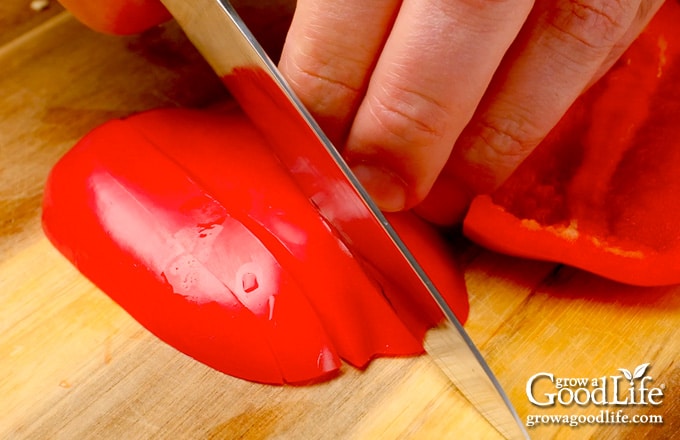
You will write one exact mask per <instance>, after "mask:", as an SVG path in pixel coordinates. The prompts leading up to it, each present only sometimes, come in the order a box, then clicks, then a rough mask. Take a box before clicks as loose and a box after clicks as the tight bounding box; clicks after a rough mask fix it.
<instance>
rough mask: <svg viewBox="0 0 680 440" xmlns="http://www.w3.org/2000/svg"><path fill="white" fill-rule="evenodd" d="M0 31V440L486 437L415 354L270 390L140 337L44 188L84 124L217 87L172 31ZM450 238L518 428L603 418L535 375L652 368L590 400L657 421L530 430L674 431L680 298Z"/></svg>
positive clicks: (608, 434) (35, 16)
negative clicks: (44, 208) (54, 234)
mask: <svg viewBox="0 0 680 440" xmlns="http://www.w3.org/2000/svg"><path fill="white" fill-rule="evenodd" d="M0 29H2V32H1V33H0V256H1V258H0V438H2V439H15V438H16V439H43V438H44V439H83V438H126V439H127V438H134V439H138V438H171V439H213V438H225V439H231V438H253V439H257V438H266V439H269V438H304V439H308V438H324V439H326V438H360V439H364V438H368V439H372V438H386V439H392V438H399V439H402V438H416V439H419V438H426V439H430V438H436V439H439V438H456V439H457V438H475V439H476V438H480V439H496V438H499V436H498V434H497V433H496V432H495V431H494V430H493V429H492V428H490V427H489V426H488V425H487V424H486V422H485V421H484V419H483V418H482V417H481V416H479V415H478V414H477V413H476V412H475V411H474V410H473V409H472V408H471V407H470V405H469V404H468V403H467V402H466V401H465V400H464V399H463V398H462V397H461V396H460V394H459V393H458V392H457V391H456V390H455V389H454V388H453V387H452V386H451V385H449V383H448V382H447V380H446V379H445V378H444V376H443V375H442V374H441V373H440V372H439V371H438V370H437V368H436V367H435V366H434V365H433V363H432V361H431V360H430V359H429V358H428V357H426V356H421V357H416V358H407V359H380V360H377V361H375V362H373V363H372V364H371V365H370V366H369V367H368V368H367V369H366V370H365V371H358V370H355V369H353V368H349V367H348V368H346V369H345V370H344V372H343V374H342V375H341V376H340V377H338V378H337V379H334V380H332V381H330V382H327V383H322V384H319V385H314V386H309V387H274V386H265V385H258V384H253V383H249V382H246V381H243V380H239V379H234V378H231V377H229V376H226V375H223V374H221V373H218V372H216V371H213V370H211V369H209V368H207V367H205V366H203V365H202V364H200V363H198V362H196V361H194V360H192V359H190V358H188V357H187V356H184V355H183V354H181V353H179V352H177V351H176V350H174V349H173V348H171V347H169V346H167V345H165V344H163V343H162V342H160V341H159V340H158V339H156V338H155V337H154V336H152V335H151V334H150V333H149V332H147V331H146V330H144V329H143V328H142V327H141V326H140V325H138V324H137V323H136V322H135V321H134V320H132V319H131V318H130V317H129V316H128V315H127V314H126V313H125V312H124V311H123V310H122V309H120V308H119V307H118V306H117V305H116V304H115V303H113V302H112V301H111V300H110V299H108V297H107V296H106V295H105V294H103V293H102V292H101V291H99V290H98V289H97V288H95V287H94V286H93V285H92V284H91V283H89V282H88V281H87V280H86V279H85V278H84V277H82V276H81V275H80V274H79V273H78V272H77V271H76V270H75V269H74V268H73V267H72V266H71V265H70V264H69V263H68V262H67V261H66V260H65V259H64V258H63V257H61V255H59V254H58V253H57V252H56V251H55V250H54V249H53V248H52V247H51V246H50V244H49V243H48V242H47V240H46V239H45V238H44V236H43V234H42V232H41V229H40V201H41V193H42V187H43V183H44V181H45V178H46V175H47V173H48V171H49V169H50V167H51V166H52V165H53V164H54V163H55V161H56V160H57V159H58V158H59V157H60V156H61V155H62V154H63V153H64V152H66V151H67V150H68V149H69V148H70V147H71V146H72V145H73V144H74V143H75V142H76V141H77V140H78V139H79V138H80V137H82V136H83V135H84V134H85V133H86V132H87V131H88V130H90V129H92V128H93V127H95V126H97V125H98V124H101V123H103V122H104V121H106V120H109V119H111V118H116V117H121V116H125V115H129V114H131V113H134V112H137V111H142V110H145V109H149V108H155V107H176V106H185V107H200V106H204V105H207V104H210V103H212V102H215V101H217V100H219V99H221V98H224V96H225V92H224V90H223V89H222V86H221V85H220V84H219V82H218V81H217V79H216V78H215V77H214V76H213V75H212V72H211V71H210V69H209V68H208V67H207V66H206V65H205V63H204V62H203V61H202V60H201V59H200V57H199V56H198V55H197V54H196V52H195V51H194V50H193V48H192V47H191V45H190V44H189V43H188V42H187V41H186V39H185V38H184V36H183V35H182V33H181V32H180V31H179V30H178V28H177V27H176V26H175V25H174V24H167V25H164V26H162V27H159V28H157V29H154V30H151V31H149V32H147V33H145V34H143V35H138V36H131V37H112V36H105V35H100V34H96V33H94V32H92V31H90V30H88V29H86V28H85V27H83V26H82V25H80V24H79V23H77V22H76V21H75V20H74V19H73V18H72V17H71V16H70V15H69V14H68V13H67V12H64V11H63V10H62V9H61V8H60V7H59V6H58V5H57V4H55V3H54V1H53V2H52V4H51V5H50V7H49V8H48V9H47V10H44V11H39V12H38V11H33V10H31V9H30V8H29V2H28V1H19V0H10V1H5V2H3V4H2V5H0ZM458 241H459V242H460V243H459V244H458V246H457V252H458V254H459V257H460V262H461V265H462V266H463V268H464V269H465V275H466V281H467V285H468V289H469V292H470V300H471V315H470V319H469V322H468V324H467V325H466V328H467V330H468V331H469V333H470V335H471V337H472V338H473V340H474V341H475V342H476V343H477V345H478V347H479V348H480V350H481V352H482V353H483V355H484V356H485V358H486V359H487V361H488V363H489V364H490V366H491V368H492V369H493V370H494V371H495V372H496V374H497V376H498V379H499V381H500V383H501V384H502V386H503V387H504V388H505V389H506V390H507V392H508V395H509V397H510V399H511V400H512V402H513V404H514V405H515V406H516V408H517V410H518V412H519V414H520V416H521V417H522V419H523V420H526V418H527V417H528V416H531V415H539V416H543V415H548V414H553V415H569V416H572V415H574V416H578V415H579V414H583V415H588V414H591V415H595V414H599V412H600V410H601V409H603V408H602V407H596V406H594V405H585V406H583V407H580V406H578V405H572V406H566V407H565V406H562V405H555V406H553V407H547V408H546V407H539V406H536V405H534V404H532V403H531V402H530V401H529V399H528V397H527V395H526V392H525V389H526V384H527V381H528V380H529V378H530V377H531V376H532V375H534V374H536V373H539V372H549V373H553V374H554V375H555V376H556V377H566V378H599V377H602V376H612V375H613V376H616V375H619V376H620V375H622V373H621V372H620V371H619V370H618V369H619V368H625V369H628V370H630V371H633V369H634V368H635V367H636V366H638V365H641V364H644V363H650V366H649V367H648V369H647V370H646V373H647V375H649V376H650V377H651V378H652V379H650V382H649V384H648V385H649V386H650V387H659V388H662V389H663V393H664V396H663V399H662V400H663V403H662V404H661V405H658V406H654V405H647V406H632V405H622V406H618V407H611V406H608V407H604V408H605V409H606V410H607V411H611V412H612V413H614V414H615V413H616V412H617V411H619V410H621V411H622V413H624V414H627V415H629V416H630V417H632V416H634V415H636V414H637V415H644V416H655V417H656V416H661V417H663V423H657V424H636V425H633V424H628V425H623V424H587V425H583V426H580V427H578V428H574V427H570V426H565V425H560V424H547V425H542V426H534V427H532V428H529V432H530V434H531V435H532V437H534V438H537V439H553V438H555V439H571V438H574V439H587V438H593V439H609V438H611V439H619V438H624V439H625V438H630V439H639V438H653V439H662V438H664V439H668V438H673V437H674V436H677V435H678V434H676V433H677V432H679V431H680V402H679V396H680V367H679V365H678V354H679V352H680V338H679V337H678V327H680V287H678V286H671V287H661V288H637V287H629V286H623V285H619V284H616V283H612V282H609V281H606V280H603V279H601V278H598V277H595V276H592V275H589V274H587V273H584V272H581V271H578V270H575V269H571V268H566V267H562V266H556V265H554V264H550V263H543V262H534V261H526V260H520V259H516V258H511V257H506V256H501V255H497V254H494V253H491V252H488V251H486V250H483V249H480V248H479V247H476V246H474V245H471V244H469V243H467V242H465V240H463V239H459V240H458ZM544 385H546V382H542V384H541V386H540V387H539V386H537V387H536V389H537V391H541V390H542V391H543V392H545V391H546V389H543V388H541V387H543V386H544ZM622 386H626V382H625V381H624V382H622ZM539 388H541V390H539ZM573 389H576V387H574V388H572V390H573Z"/></svg>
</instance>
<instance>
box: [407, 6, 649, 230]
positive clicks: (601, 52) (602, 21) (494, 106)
mask: <svg viewBox="0 0 680 440" xmlns="http://www.w3.org/2000/svg"><path fill="white" fill-rule="evenodd" d="M649 3H652V2H647V4H646V5H645V7H646V8H647V11H649V12H648V14H653V11H655V10H656V8H654V7H649ZM653 3H655V4H657V6H658V4H660V3H662V2H660V1H658V0H657V1H655V2H653ZM640 7H641V2H640V1H618V2H609V1H606V0H603V1H597V0H587V1H585V2H577V1H574V0H555V1H551V2H541V3H537V5H536V7H535V8H534V10H533V11H532V13H531V15H530V17H529V19H528V20H527V23H526V25H525V27H524V29H523V30H522V32H521V33H520V36H519V37H518V39H517V41H516V42H515V43H514V44H513V47H512V48H511V49H510V51H509V52H508V54H507V56H506V58H505V59H504V60H503V63H502V65H501V67H500V69H499V71H498V73H497V74H496V76H495V78H494V81H493V83H492V85H491V87H490V88H489V90H488V91H487V94H486V95H485V97H484V99H483V100H482V102H481V103H480V106H479V108H478V109H477V112H476V113H475V116H474V117H473V119H472V121H471V122H470V124H469V125H468V126H467V127H466V129H465V130H464V132H463V133H462V134H461V136H460V138H459V139H458V141H457V143H456V145H455V147H454V150H453V152H452V154H451V156H450V158H449V160H448V162H447V164H446V166H445V168H444V170H443V171H442V173H441V176H440V178H439V181H438V182H437V183H436V185H435V188H434V189H433V191H432V196H431V197H430V198H429V200H427V201H425V202H424V203H423V204H422V206H421V207H419V211H420V213H421V215H423V216H424V217H426V218H429V219H430V220H432V221H436V222H437V223H447V224H450V223H455V222H457V221H459V220H460V218H461V217H462V215H463V214H464V210H465V209H466V207H467V204H468V203H469V200H470V198H471V197H472V196H473V195H474V194H479V193H488V192H491V191H493V190H494V189H495V188H497V187H498V186H499V185H500V184H501V183H502V182H503V181H504V180H505V179H506V178H507V177H508V176H509V175H510V174H511V173H512V172H513V171H514V170H515V168H516V167H517V166H518V165H519V164H520V163H521V162H522V161H523V160H524V159H525V158H526V156H528V155H529V154H530V153H531V151H533V149H534V148H535V147H536V146H537V145H538V144H539V143H540V142H541V140H543V138H544V137H545V136H546V135H547V133H548V132H549V131H550V130H551V129H552V128H553V127H554V126H555V125H556V124H557V122H558V121H559V119H560V118H561V117H562V115H564V113H566V111H567V109H568V108H569V106H570V105H571V104H572V103H573V102H574V101H575V100H576V98H577V97H578V96H579V95H580V94H581V93H582V92H583V91H584V90H585V89H586V88H587V86H588V85H589V84H590V83H591V81H592V79H593V78H595V77H597V76H598V75H601V73H602V72H601V70H602V68H603V66H607V63H609V65H611V62H612V61H611V56H610V54H611V53H612V52H618V55H620V53H621V51H622V47H623V46H622V42H624V43H630V40H631V39H632V36H634V35H637V34H638V33H639V32H640V30H641V29H642V27H643V25H644V24H645V22H646V21H647V20H648V19H649V17H647V16H645V17H642V16H641V14H639V12H638V10H639V8H640ZM645 15H646V14H645ZM443 200H450V201H452V202H451V203H450V204H442V201H443ZM435 205H436V207H435ZM435 217H436V218H435Z"/></svg>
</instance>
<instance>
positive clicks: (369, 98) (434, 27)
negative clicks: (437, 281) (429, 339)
mask: <svg viewBox="0 0 680 440" xmlns="http://www.w3.org/2000/svg"><path fill="white" fill-rule="evenodd" d="M662 3H663V0H623V1H607V0H581V1H576V0H546V1H541V2H532V1H529V0H524V1H512V2H510V1H498V0H496V1H469V0H407V1H403V2H401V1H398V0H374V1H371V2H366V1H364V0H348V1H345V2H333V1H331V0H298V5H297V10H296V13H295V16H294V18H293V23H292V26H291V29H290V31H289V34H288V38H287V40H286V44H285V45H284V50H283V54H282V57H281V62H280V68H281V70H282V72H283V74H284V76H285V77H286V78H287V79H288V81H289V82H290V84H291V86H292V87H293V89H294V90H295V91H296V92H297V93H298V95H299V97H300V99H301V100H302V101H303V103H304V104H305V105H306V106H307V107H308V108H309V109H310V111H311V112H312V113H313V114H314V115H315V117H316V118H317V120H318V121H319V123H320V124H321V125H322V127H323V128H324V130H325V131H326V132H327V133H328V135H329V137H330V138H331V140H333V141H334V142H335V143H336V144H337V145H339V146H342V147H343V153H344V155H345V157H346V158H347V160H348V162H349V164H350V166H352V168H353V169H354V171H355V173H356V174H357V176H358V178H359V179H360V180H361V181H362V183H363V184H364V186H365V187H366V188H367V190H368V191H369V193H371V195H372V196H373V198H374V199H375V200H376V202H377V204H378V205H379V206H380V207H381V208H382V209H383V210H385V211H399V210H402V209H406V208H411V207H414V206H416V205H418V206H417V207H416V209H417V211H418V212H419V213H420V214H421V215H422V216H423V217H425V218H427V219H428V220H431V221H434V222H436V223H440V224H451V223H455V222H457V221H459V220H460V219H461V218H462V216H463V214H464V212H465V209H466V208H467V205H468V203H469V200H470V199H471V197H472V196H473V195H474V194H477V193H485V192H490V191H492V190H493V189H495V188H496V187H497V186H498V185H500V184H501V183H502V182H503V181H504V180H505V179H506V178H507V177H508V176H509V175H510V174H511V173H512V172H513V171H514V169H515V168H516V167H517V166H518V165H519V164H520V163H521V162H522V160H523V159H524V158H525V157H526V156H528V155H529V154H530V153H531V151H532V150H533V149H534V148H535V147H536V146H537V145H538V144H539V143H540V141H541V140H542V139H543V138H544V137H545V136H546V134H547V133H548V132H549V131H550V130H551V129H552V127H553V126H555V125H556V124H557V122H558V121H559V119H560V118H561V116H562V115H563V114H564V113H565V112H566V111H567V109H568V108H569V106H570V105H571V104H572V103H573V101H574V100H575V99H576V98H577V97H578V96H579V95H580V94H581V93H582V92H583V91H584V90H585V89H586V88H587V87H588V86H589V85H590V84H592V83H593V82H594V81H596V80H597V79H598V78H599V77H600V76H601V75H602V74H604V72H606V71H607V70H608V69H609V67H611V65H612V64H613V63H614V62H615V61H616V59H618V58H619V56H620V55H621V54H622V53H623V52H624V50H625V49H626V48H627V47H628V45H629V44H630V43H631V42H632V41H633V40H634V39H635V37H636V36H637V35H638V34H639V33H640V31H641V30H642V29H644V27H645V26H646V24H647V23H648V22H649V20H650V19H651V17H652V16H653V15H654V13H655V12H656V11H657V10H658V8H659V7H660V6H661V5H662ZM421 202H422V203H421Z"/></svg>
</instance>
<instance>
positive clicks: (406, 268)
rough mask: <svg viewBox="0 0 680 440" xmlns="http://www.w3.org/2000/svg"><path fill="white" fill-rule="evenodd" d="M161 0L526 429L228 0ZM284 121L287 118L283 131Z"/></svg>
mask: <svg viewBox="0 0 680 440" xmlns="http://www.w3.org/2000/svg"><path fill="white" fill-rule="evenodd" d="M162 2H163V4H164V5H165V6H166V8H168V10H169V11H170V12H171V14H172V15H173V16H174V18H175V20H176V21H177V22H178V23H179V25H180V26H181V27H182V29H183V30H184V32H185V33H186V35H187V36H188V38H189V39H190V40H191V42H192V43H193V44H194V46H196V48H197V49H198V50H199V52H201V54H202V55H203V57H204V58H205V59H206V60H207V61H208V63H209V64H210V65H211V67H212V68H213V69H214V70H215V72H216V73H217V74H218V75H219V76H220V77H221V78H222V80H223V82H224V83H225V85H226V86H227V88H228V89H229V91H230V92H231V94H232V95H233V96H234V98H235V99H236V101H237V102H238V103H239V104H240V106H241V107H242V109H243V111H244V112H245V113H246V114H247V115H248V116H249V117H250V118H251V119H252V121H253V123H254V124H255V125H256V126H257V127H258V129H259V130H260V131H261V133H262V134H263V135H264V136H265V138H266V139H267V141H268V142H269V143H270V146H271V147H272V149H273V150H274V152H275V154H276V155H277V156H278V157H279V160H281V162H282V163H283V164H284V165H285V166H286V167H287V168H288V170H289V172H290V173H291V175H292V176H293V178H294V179H295V180H296V182H297V184H298V186H299V187H300V189H301V190H302V191H303V193H304V194H305V195H306V196H307V197H308V198H309V200H310V201H311V202H312V203H313V204H314V205H315V206H316V207H317V209H318V210H319V212H320V214H321V215H322V216H323V217H324V218H325V219H326V221H327V222H328V223H329V224H330V225H332V227H333V228H334V229H335V232H336V233H338V234H339V235H340V237H341V238H342V240H343V241H344V242H345V244H346V245H347V246H348V247H349V249H351V250H352V252H353V253H356V254H357V255H358V256H359V257H360V258H361V259H362V260H363V261H365V262H366V263H367V264H370V265H372V266H373V267H374V268H375V269H377V270H378V271H379V272H380V273H381V274H383V275H384V276H388V277H390V276H391V274H396V275H397V281H396V282H398V283H399V284H400V285H401V286H403V287H404V290H405V291H410V292H417V293H414V295H415V294H422V293H426V294H428V295H431V296H432V298H433V300H434V301H435V302H436V303H437V304H438V306H439V307H440V309H441V310H442V312H443V314H444V316H445V318H446V319H445V320H444V321H443V323H442V324H441V325H439V326H438V327H436V328H435V329H432V330H430V331H428V333H427V335H426V338H425V341H424V346H425V350H426V351H427V353H428V354H429V355H430V356H432V358H433V359H434V360H435V362H436V364H437V365H438V366H439V367H440V368H441V369H442V371H443V372H444V373H445V374H446V375H447V376H448V377H449V379H450V380H451V381H452V382H453V384H454V385H455V386H456V387H457V388H458V390H459V391H460V392H461V393H462V394H463V395H464V396H465V397H466V398H467V399H468V400H469V401H470V402H471V403H472V404H473V405H474V406H475V408H476V409H477V410H478V411H479V412H480V413H481V414H482V415H483V416H484V417H485V418H486V419H487V420H488V421H489V422H490V423H491V424H492V425H493V426H494V427H495V428H496V429H497V430H498V431H499V432H500V433H501V434H502V435H503V436H505V437H506V438H509V439H515V438H528V434H527V432H526V430H525V429H524V427H523V424H522V423H521V421H520V419H519V416H518V415H517V412H516V411H515V409H514V408H513V406H512V404H511V403H510V400H509V399H508V397H507V396H506V394H505V392H504V391H503V389H502V388H501V386H500V384H499V383H498V381H497V379H496V378H495V376H494V374H493V373H492V371H491V369H490V368H489V366H488V365H487V363H486V362H485V360H484V358H483V357H482V355H481V354H480V353H479V351H478V350H477V348H476V347H475V345H474V343H473V342H472V340H471V339H470V337H469V336H468V334H467V333H466V332H465V330H464V329H463V326H462V325H461V324H460V322H459V321H458V319H457V318H456V316H455V315H454V313H453V311H452V310H451V308H450V307H449V306H448V305H447V303H446V301H445V300H444V299H443V297H442V296H441V294H440V293H439V292H438V291H437V289H436V288H435V286H434V285H433V283H432V282H431V281H430V279H429V278H428V277H427V275H426V274H425V272H424V271H423V269H422V268H421V267H420V266H419V265H418V263H417V261H416V260H415V259H414V257H413V256H412V255H411V253H410V252H409V250H408V248H407V247H406V246H405V245H404V243H403V242H402V241H401V239H400V238H399V237H398V235H397V234H396V232H395V231H394V229H393V228H392V227H391V226H390V224H389V223H388V221H387V220H386V219H385V217H384V216H383V215H382V213H381V212H380V210H379V209H378V208H377V206H376V205H375V203H374V202H373V201H372V200H371V198H370V196H369V195H368V193H367V192H366V191H365V189H364V188H363V187H362V186H361V184H360V183H359V181H358V180H357V179H356V177H355V176H354V175H353V173H352V171H351V170H350V168H349V167H348V165H347V164H346V163H345V162H344V160H343V158H342V157H341V155H340V154H339V153H338V150H337V149H336V148H335V147H334V146H333V145H332V144H331V142H330V141H329V139H328V138H327V137H326V136H325V135H324V133H323V131H322V130H321V128H320V127H319V126H318V124H317V123H316V122H315V121H314V119H313V118H312V116H311V115H310V114H309V112H308V111H307V110H306V109H305V107H304V106H303V105H302V103H301V102H300V101H299V99H298V98H297V97H296V96H295V93H294V92H293V91H292V89H291V88H290V87H289V86H288V85H287V83H286V81H285V80H284V79H283V77H282V75H281V74H280V72H279V71H278V69H277V68H276V65H275V64H274V63H273V62H272V61H271V59H270V58H269V57H268V56H267V54H266V53H265V51H264V50H263V49H262V47H261V46H260V45H259V44H258V42H257V40H256V39H255V37H254V36H253V34H252V33H251V32H250V30H249V29H248V27H247V26H246V24H245V23H244V22H243V20H242V19H241V18H240V17H239V15H238V13H237V11H236V9H235V8H234V7H233V6H232V4H231V3H230V2H229V1H227V0H193V1H187V0H162ZM272 118H274V119H275V122H274V121H272ZM265 119H267V120H265ZM279 127H285V133H282V132H281V131H280V130H279ZM389 299H390V298H388V300H389ZM403 301H404V299H403V298H399V299H396V300H395V301H392V303H393V304H403ZM395 308H398V307H395ZM396 311H397V313H398V314H399V310H396Z"/></svg>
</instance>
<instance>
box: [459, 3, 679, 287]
mask: <svg viewBox="0 0 680 440" xmlns="http://www.w3.org/2000/svg"><path fill="white" fill-rule="evenodd" d="M678 24H680V3H679V2H677V1H668V2H666V3H665V4H664V6H663V7H662V9H661V10H660V11H659V13H658V14H657V15H656V17H655V18H654V19H653V21H652V22H651V24H650V25H649V27H648V28H647V29H646V31H645V32H644V33H643V34H642V35H641V36H640V37H639V38H638V39H637V40H636V41H635V42H634V44H633V45H632V46H631V47H630V48H629V50H628V51H627V52H626V53H625V54H624V55H623V57H622V58H621V59H620V60H619V61H618V63H617V64H616V65H615V66H614V67H613V69H612V70H611V71H610V72H609V73H608V74H607V75H606V76H605V77H604V78H602V79H601V80H600V81H599V82H598V83H596V84H595V85H594V86H593V87H592V88H590V89H589V90H588V91H587V93H585V94H584V95H583V96H582V97H581V98H580V99H579V100H578V101H577V102H576V103H575V104H574V106H573V107H572V108H571V109H570V111H569V112H568V114H567V115H566V116H565V117H564V118H563V120H562V121H561V122H560V124H559V125H558V126H557V127H556V128H555V129H554V130H553V132H552V133H551V134H550V135H549V137H548V138H547V139H546V140H545V141H544V142H543V143H542V144H541V145H540V146H539V147H538V148H537V149H536V150H535V151H534V152H533V153H532V154H531V156H530V157H529V158H528V159H527V160H526V161H525V163H523V164H522V165H521V167H520V168H519V169H518V170H517V171H516V172H515V173H514V174H513V175H512V176H511V177H510V178H509V179H508V180H507V182H506V183H505V184H504V185H503V186H502V187H501V188H500V189H498V190H497V191H496V192H495V193H493V194H492V195H490V196H481V197H478V198H477V199H475V200H474V201H473V203H472V206H471V208H470V210H469V212H468V215H467V217H466V219H465V222H464V230H465V233H466V234H467V235H468V236H469V237H470V238H472V239H473V240H475V241H477V242H478V243H481V244H482V245H484V246H487V247H489V248H491V249H495V250H498V251H501V252H506V253H509V254H513V255H519V256H523V257H529V258H537V259H547V260H552V261H556V262H562V263H566V264H569V265H573V266H576V267H579V268H582V269H585V270H588V271H591V272H594V273H597V274H599V275H602V276H605V277H608V278H611V279H613V280H617V281H621V282H624V283H630V284H637V285H662V284H673V283H678V282H680V125H679V124H678V120H679V118H680V82H678V79H679V78H680V32H678V29H677V27H678Z"/></svg>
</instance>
